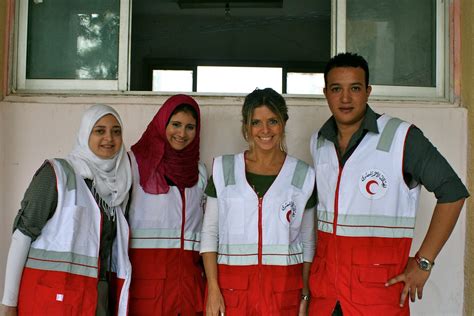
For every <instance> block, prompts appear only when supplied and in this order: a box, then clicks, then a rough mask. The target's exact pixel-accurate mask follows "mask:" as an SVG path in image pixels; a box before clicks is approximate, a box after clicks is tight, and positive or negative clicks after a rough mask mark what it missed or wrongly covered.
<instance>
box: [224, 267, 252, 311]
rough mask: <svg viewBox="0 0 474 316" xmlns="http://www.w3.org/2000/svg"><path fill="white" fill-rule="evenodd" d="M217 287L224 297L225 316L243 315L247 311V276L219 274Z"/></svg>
mask: <svg viewBox="0 0 474 316" xmlns="http://www.w3.org/2000/svg"><path fill="white" fill-rule="evenodd" d="M219 286H220V289H221V293H222V296H223V297H224V304H225V314H226V316H233V315H236V316H237V315H239V316H240V315H244V314H245V311H246V309H247V294H248V286H249V280H248V276H246V275H229V274H224V273H220V274H219Z"/></svg>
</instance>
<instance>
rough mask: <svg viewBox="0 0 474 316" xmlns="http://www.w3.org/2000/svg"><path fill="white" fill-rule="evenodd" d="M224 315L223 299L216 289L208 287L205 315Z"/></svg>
mask: <svg viewBox="0 0 474 316" xmlns="http://www.w3.org/2000/svg"><path fill="white" fill-rule="evenodd" d="M224 314H225V305H224V298H223V297H222V294H221V291H220V289H219V288H218V287H208V290H207V303H206V315H209V316H222V315H224Z"/></svg>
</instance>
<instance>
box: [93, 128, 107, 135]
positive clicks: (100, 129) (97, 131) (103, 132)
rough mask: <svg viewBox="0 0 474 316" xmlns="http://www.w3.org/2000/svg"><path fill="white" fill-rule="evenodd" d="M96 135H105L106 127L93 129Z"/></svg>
mask: <svg viewBox="0 0 474 316" xmlns="http://www.w3.org/2000/svg"><path fill="white" fill-rule="evenodd" d="M92 132H93V133H94V134H95V135H104V134H105V129H104V128H96V129H94V130H93V131H92Z"/></svg>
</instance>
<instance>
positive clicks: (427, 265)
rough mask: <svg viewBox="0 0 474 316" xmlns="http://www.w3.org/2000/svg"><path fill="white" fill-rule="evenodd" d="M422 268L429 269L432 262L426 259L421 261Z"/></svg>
mask: <svg viewBox="0 0 474 316" xmlns="http://www.w3.org/2000/svg"><path fill="white" fill-rule="evenodd" d="M420 268H421V269H423V270H429V268H430V264H429V263H428V262H426V261H424V260H421V261H420Z"/></svg>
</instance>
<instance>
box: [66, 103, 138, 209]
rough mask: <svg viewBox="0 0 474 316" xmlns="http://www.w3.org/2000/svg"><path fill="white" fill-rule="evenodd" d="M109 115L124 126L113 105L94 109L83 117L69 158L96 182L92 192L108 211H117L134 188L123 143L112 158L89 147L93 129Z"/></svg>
mask: <svg viewBox="0 0 474 316" xmlns="http://www.w3.org/2000/svg"><path fill="white" fill-rule="evenodd" d="M107 114H112V115H113V116H115V118H116V119H117V121H118V122H119V124H120V126H122V120H121V119H120V116H119V115H118V113H117V112H116V111H115V110H114V109H113V108H111V107H110V106H108V105H103V104H96V105H93V106H91V107H90V108H88V109H87V110H86V111H85V112H84V115H83V116H82V121H81V125H80V127H79V131H78V133H77V138H76V144H75V145H74V149H73V150H72V152H71V153H70V154H69V155H68V156H67V157H66V159H67V160H68V162H69V163H70V164H71V165H72V167H73V168H74V170H75V171H76V172H77V173H79V174H80V175H81V176H82V177H83V178H85V179H91V180H92V192H94V191H95V192H96V193H97V194H98V195H99V196H100V198H101V199H102V200H103V201H104V202H105V203H107V206H108V208H109V209H108V210H107V211H113V209H115V206H118V205H120V204H122V202H123V201H124V200H125V199H126V198H127V197H128V191H129V189H130V187H131V185H132V173H131V169H130V162H129V160H128V157H127V153H126V150H125V146H124V145H123V143H122V147H121V148H120V150H119V152H118V153H117V154H116V155H115V156H114V157H112V158H110V159H102V158H99V157H97V156H96V155H95V154H94V153H93V152H92V151H91V149H90V148H89V136H90V134H91V131H92V128H93V127H94V125H95V124H96V123H97V121H98V120H99V119H100V118H102V117H103V116H105V115H107ZM106 208H107V207H106ZM111 215H113V214H111Z"/></svg>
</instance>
